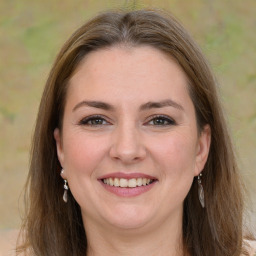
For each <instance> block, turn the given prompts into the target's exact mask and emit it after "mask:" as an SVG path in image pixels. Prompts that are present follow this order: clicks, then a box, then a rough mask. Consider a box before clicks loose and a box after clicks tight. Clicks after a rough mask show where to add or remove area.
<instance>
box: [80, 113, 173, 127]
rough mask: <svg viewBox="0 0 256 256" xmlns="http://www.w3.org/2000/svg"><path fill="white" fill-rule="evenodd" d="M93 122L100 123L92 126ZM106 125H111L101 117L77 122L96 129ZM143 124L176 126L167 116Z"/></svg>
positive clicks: (151, 118) (156, 116) (156, 117)
mask: <svg viewBox="0 0 256 256" xmlns="http://www.w3.org/2000/svg"><path fill="white" fill-rule="evenodd" d="M160 120H161V121H160ZM93 121H100V122H101V123H98V124H93V123H92V122H93ZM154 121H160V122H161V123H153V124H150V123H151V122H154ZM107 124H111V123H110V122H108V121H106V118H105V117H103V116H100V115H95V116H88V117H86V118H83V119H82V120H81V121H80V122H79V125H86V126H92V127H97V126H102V125H107ZM144 124H148V125H150V126H170V125H176V122H175V121H174V120H173V119H172V118H170V117H168V116H165V115H155V116H152V117H150V120H149V121H147V122H146V123H144Z"/></svg>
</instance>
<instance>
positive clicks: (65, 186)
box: [63, 180, 68, 203]
mask: <svg viewBox="0 0 256 256" xmlns="http://www.w3.org/2000/svg"><path fill="white" fill-rule="evenodd" d="M64 182H65V183H64V194H63V201H64V202H65V203H67V202H68V184H67V183H68V181H67V180H64Z"/></svg>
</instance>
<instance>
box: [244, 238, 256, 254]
mask: <svg viewBox="0 0 256 256" xmlns="http://www.w3.org/2000/svg"><path fill="white" fill-rule="evenodd" d="M244 242H245V245H246V247H247V249H248V252H249V255H250V256H256V241H255V240H245V241H244Z"/></svg>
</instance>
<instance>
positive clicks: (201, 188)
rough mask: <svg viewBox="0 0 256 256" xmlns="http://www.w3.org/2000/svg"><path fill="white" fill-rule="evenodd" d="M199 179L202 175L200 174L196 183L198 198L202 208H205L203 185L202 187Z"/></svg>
mask: <svg viewBox="0 0 256 256" xmlns="http://www.w3.org/2000/svg"><path fill="white" fill-rule="evenodd" d="M201 177H202V173H200V174H199V175H198V176H197V182H198V197H199V201H200V203H201V205H202V207H203V208H204V207H205V203H204V188H203V185H202V180H201Z"/></svg>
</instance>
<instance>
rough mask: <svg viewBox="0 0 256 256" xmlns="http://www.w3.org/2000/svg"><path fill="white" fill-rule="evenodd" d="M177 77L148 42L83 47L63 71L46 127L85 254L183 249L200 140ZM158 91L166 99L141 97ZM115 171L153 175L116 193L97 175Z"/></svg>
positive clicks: (200, 163)
mask: <svg viewBox="0 0 256 256" xmlns="http://www.w3.org/2000/svg"><path fill="white" fill-rule="evenodd" d="M187 84H188V83H187V78H186V75H185V73H184V72H183V71H182V69H181V68H180V66H179V65H178V64H177V63H176V62H175V61H174V60H172V59H171V58H170V57H169V56H166V55H165V54H164V53H162V52H160V51H159V50H157V49H154V48H152V47H150V46H140V47H135V48H132V47H131V48H128V47H126V46H114V47H111V48H108V49H102V50H98V51H95V52H92V53H89V54H88V55H87V56H86V57H85V58H84V60H83V61H82V62H81V63H80V65H79V67H78V68H77V70H76V72H75V73H74V75H73V76H72V78H71V79H70V82H69V89H68V92H67V101H66V106H65V111H64V119H63V127H62V131H61V132H60V130H59V129H58V128H56V129H55V131H54V137H55V139H56V145H57V152H58V157H59V161H60V163H61V165H62V167H63V169H64V170H65V171H64V172H63V174H62V177H63V178H64V179H67V180H68V184H69V188H70V190H71V192H72V194H73V196H74V198H75V199H76V200H77V202H78V204H79V205H80V206H81V211H82V217H83V222H84V227H85V230H86V234H87V239H88V243H89V249H88V252H87V255H183V253H184V252H183V250H182V242H181V239H182V212H183V201H184V199H185V197H186V195H187V194H188V192H189V189H190V187H191V184H192V182H193V180H194V177H195V176H197V175H198V174H199V173H200V172H201V171H202V169H203V167H204V165H205V162H206V160H207V156H208V152H209V146H210V128H209V126H208V125H206V126H205V127H204V129H203V130H202V132H201V133H200V134H198V129H197V124H196V117H195V108H194V106H193V103H192V101H191V98H190V96H189V93H188V88H187ZM166 100H169V101H170V100H171V103H172V104H167V105H164V106H158V107H156V106H155V105H151V106H150V107H149V104H147V103H149V102H163V101H165V102H166ZM83 101H97V102H103V103H107V104H109V105H111V108H108V109H107V108H105V107H104V108H103V105H102V104H101V105H99V104H98V105H97V107H95V106H91V105H90V106H88V105H87V104H85V103H81V102H83ZM169 103H170V102H169ZM142 106H144V107H142ZM95 115H97V117H96V118H94V119H89V120H88V117H91V116H95ZM117 172H118V173H121V174H131V173H132V174H134V173H135V174H138V173H139V174H142V175H144V174H145V175H151V176H153V177H154V178H155V182H154V184H153V185H152V187H151V188H150V189H149V190H148V191H146V192H144V193H141V194H139V195H136V196H130V197H124V196H120V195H116V194H114V193H112V192H109V191H108V190H106V188H105V187H104V186H103V184H102V182H101V181H100V180H99V178H100V177H103V176H104V175H108V174H111V173H117ZM152 241H154V242H153V243H152Z"/></svg>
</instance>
